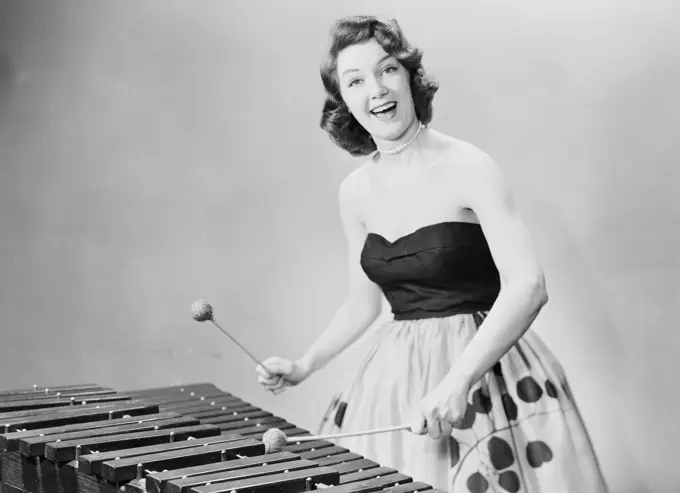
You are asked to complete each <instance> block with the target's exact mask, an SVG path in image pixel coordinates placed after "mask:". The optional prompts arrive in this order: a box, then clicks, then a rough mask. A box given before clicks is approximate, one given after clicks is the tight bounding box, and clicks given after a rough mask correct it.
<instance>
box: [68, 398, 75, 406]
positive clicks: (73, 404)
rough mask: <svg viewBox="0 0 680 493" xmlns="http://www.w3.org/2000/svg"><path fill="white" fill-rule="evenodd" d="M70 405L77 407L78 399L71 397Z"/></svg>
mask: <svg viewBox="0 0 680 493" xmlns="http://www.w3.org/2000/svg"><path fill="white" fill-rule="evenodd" d="M69 405H71V406H75V405H76V398H75V397H71V399H69Z"/></svg>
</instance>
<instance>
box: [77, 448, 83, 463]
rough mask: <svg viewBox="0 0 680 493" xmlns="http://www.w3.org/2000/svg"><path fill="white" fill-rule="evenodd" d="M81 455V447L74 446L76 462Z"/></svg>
mask: <svg viewBox="0 0 680 493" xmlns="http://www.w3.org/2000/svg"><path fill="white" fill-rule="evenodd" d="M82 453H83V447H82V446H80V445H76V461H77V460H78V459H80V455H81V454H82Z"/></svg>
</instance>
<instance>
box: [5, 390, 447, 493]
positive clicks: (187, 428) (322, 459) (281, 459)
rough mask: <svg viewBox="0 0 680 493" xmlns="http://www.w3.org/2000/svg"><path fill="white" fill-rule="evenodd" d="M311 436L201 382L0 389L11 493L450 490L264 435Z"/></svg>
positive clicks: (332, 448) (326, 447) (324, 445)
mask: <svg viewBox="0 0 680 493" xmlns="http://www.w3.org/2000/svg"><path fill="white" fill-rule="evenodd" d="M270 428H279V429H281V430H283V431H284V432H285V433H286V434H287V435H288V436H289V437H295V436H302V435H309V432H308V431H306V430H304V429H301V428H298V427H296V426H295V425H293V424H291V423H289V422H287V421H286V420H284V419H282V418H279V417H277V416H275V415H273V414H272V413H270V412H267V411H264V410H262V409H259V408H257V407H256V406H253V405H251V404H250V403H248V402H245V401H243V400H241V399H239V398H238V397H236V396H234V395H232V394H230V393H228V392H224V391H222V390H220V389H219V388H217V387H216V386H214V385H213V384H209V383H201V384H192V385H185V386H169V387H162V388H152V389H143V390H132V391H127V392H117V391H115V390H113V389H110V388H105V387H100V386H98V385H96V384H79V385H63V386H60V387H55V388H49V389H45V388H38V387H34V388H33V389H22V390H13V391H0V485H1V486H2V493H27V492H28V493H113V492H120V491H122V492H124V493H144V492H152V493H245V492H248V493H254V492H258V493H259V492H268V493H269V492H288V493H293V492H300V491H308V490H314V489H318V488H327V489H328V490H329V491H328V493H372V492H388V491H389V492H393V493H415V492H418V491H427V492H428V493H441V492H440V491H439V490H436V489H434V488H432V486H430V485H428V484H426V483H423V482H420V481H416V480H414V479H413V478H410V477H409V476H407V475H405V474H401V473H399V471H397V470H395V469H393V468H389V467H383V466H381V465H380V464H377V463H376V462H374V461H371V460H369V459H366V458H364V457H362V456H361V455H359V454H356V453H353V452H351V451H350V450H347V449H346V448H343V447H338V446H336V445H334V444H333V443H332V442H330V441H326V440H315V441H308V442H299V443H292V444H289V445H288V446H286V447H285V448H284V450H283V451H282V452H278V453H270V454H265V449H264V444H263V443H262V435H263V433H264V432H265V431H266V430H268V429H270Z"/></svg>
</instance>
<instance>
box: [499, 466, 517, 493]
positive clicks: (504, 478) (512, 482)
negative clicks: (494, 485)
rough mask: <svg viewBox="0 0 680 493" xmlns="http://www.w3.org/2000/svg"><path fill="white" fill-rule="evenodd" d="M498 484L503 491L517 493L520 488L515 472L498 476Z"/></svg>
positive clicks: (506, 472) (507, 472)
mask: <svg viewBox="0 0 680 493" xmlns="http://www.w3.org/2000/svg"><path fill="white" fill-rule="evenodd" d="M498 484H499V485H500V487H501V488H503V489H504V490H505V491H509V492H510V493H517V492H518V491H519V488H520V482H519V476H518V475H517V473H516V472H515V471H505V472H502V473H500V474H499V475H498Z"/></svg>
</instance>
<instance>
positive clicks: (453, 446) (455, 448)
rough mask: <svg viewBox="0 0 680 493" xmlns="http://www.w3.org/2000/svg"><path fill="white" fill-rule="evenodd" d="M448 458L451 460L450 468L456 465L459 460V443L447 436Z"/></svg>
mask: <svg viewBox="0 0 680 493" xmlns="http://www.w3.org/2000/svg"><path fill="white" fill-rule="evenodd" d="M449 458H450V459H451V467H453V466H455V465H456V464H458V461H459V460H460V443H458V440H456V439H455V438H454V437H452V436H449Z"/></svg>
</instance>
